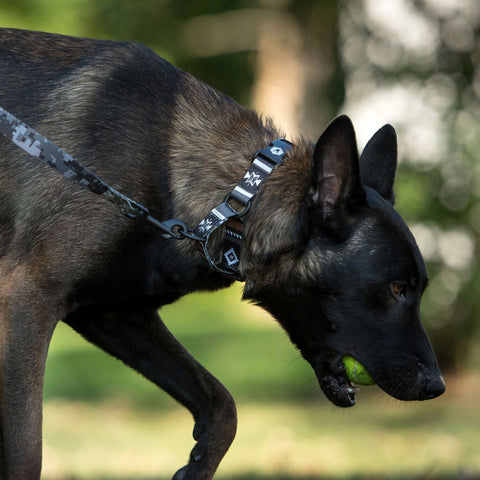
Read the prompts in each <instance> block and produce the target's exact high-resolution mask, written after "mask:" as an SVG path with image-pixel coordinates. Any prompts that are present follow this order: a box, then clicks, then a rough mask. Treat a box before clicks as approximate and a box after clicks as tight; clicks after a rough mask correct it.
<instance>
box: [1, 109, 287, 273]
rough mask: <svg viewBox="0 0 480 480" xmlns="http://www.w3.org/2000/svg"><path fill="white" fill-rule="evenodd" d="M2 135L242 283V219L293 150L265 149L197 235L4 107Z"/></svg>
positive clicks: (278, 144) (283, 146) (275, 145)
mask: <svg viewBox="0 0 480 480" xmlns="http://www.w3.org/2000/svg"><path fill="white" fill-rule="evenodd" d="M0 134H2V135H4V136H5V137H6V138H7V139H8V140H10V141H12V142H13V143H15V145H17V146H18V147H20V148H21V149H22V150H24V151H25V152H27V153H28V154H29V155H31V156H32V157H35V158H37V159H38V160H40V161H41V162H42V163H44V164H45V165H48V166H49V167H51V168H53V169H54V170H56V171H57V172H58V173H59V174H61V175H63V176H64V177H66V178H68V179H69V180H71V181H73V182H75V183H76V184H77V185H79V186H81V187H83V188H86V189H88V190H90V191H91V192H92V193H95V194H97V195H99V196H101V197H103V198H104V199H105V200H108V201H109V202H112V203H113V204H115V205H116V206H117V207H118V208H119V209H120V211H121V212H122V213H123V214H124V215H126V216H127V217H128V218H130V219H133V220H137V219H138V220H144V221H146V222H148V223H150V224H152V225H153V226H155V227H156V228H158V229H159V230H161V231H162V233H163V237H164V238H173V239H176V240H180V239H183V238H189V239H191V240H194V241H195V242H197V243H198V245H199V247H200V250H201V251H202V252H203V255H204V257H205V259H206V261H207V262H208V265H209V267H210V268H211V269H212V270H214V271H216V272H219V273H222V274H224V275H226V276H229V277H231V278H235V279H236V280H242V276H241V274H240V271H239V269H238V267H239V264H240V254H241V247H242V236H243V233H242V232H243V222H242V218H243V216H244V215H245V214H246V213H247V212H248V210H249V209H250V205H251V202H252V199H253V198H254V196H255V195H256V194H257V192H258V190H259V188H260V186H261V185H262V184H263V182H264V181H265V180H266V179H267V178H268V176H269V175H270V174H271V173H272V171H273V170H274V169H275V168H276V167H277V166H278V165H280V163H281V162H282V160H283V157H284V155H285V154H286V153H287V152H288V151H289V150H290V149H291V148H292V144H291V143H290V142H289V141H287V140H284V139H279V140H275V141H274V142H272V143H271V144H270V145H269V146H268V147H267V148H263V149H261V150H259V151H258V152H257V153H256V154H255V157H254V159H253V162H252V164H251V166H250V168H249V169H248V171H247V173H246V174H245V175H244V177H243V178H242V180H241V181H240V183H239V184H238V185H237V186H236V187H235V188H234V189H233V191H232V192H231V193H229V194H228V195H227V197H226V198H225V200H224V201H223V202H222V203H221V204H220V205H218V206H217V207H215V208H214V209H213V210H211V211H210V213H209V214H208V215H207V216H206V217H205V218H204V219H203V220H202V221H201V222H200V223H199V224H198V225H197V226H196V227H195V228H194V229H193V230H192V229H190V228H188V226H187V225H186V224H185V223H184V222H182V221H181V220H176V219H170V220H164V221H159V220H157V219H156V218H154V217H152V215H150V211H149V210H148V209H147V208H146V207H144V206H143V205H141V204H140V203H138V202H135V201H134V200H132V199H131V198H129V197H127V196H126V195H123V194H122V193H120V192H118V191H117V190H115V189H114V188H113V187H111V186H110V185H108V184H107V183H106V182H104V181H103V180H102V179H101V178H99V177H97V176H96V175H95V174H94V173H93V172H92V171H91V170H89V169H88V168H87V167H85V166H84V165H82V164H81V163H80V162H79V161H78V160H76V159H75V158H73V157H72V156H70V155H69V154H68V153H66V152H64V151H63V150H62V149H61V148H60V147H58V146H57V145H55V144H54V143H52V142H51V141H50V140H48V139H47V138H45V137H44V136H43V135H41V134H40V133H39V132H37V131H36V130H35V129H33V128H32V127H30V126H29V125H27V124H26V123H24V122H23V121H22V120H20V119H19V118H17V117H15V116H14V115H12V114H11V113H10V112H8V111H7V110H5V109H4V108H2V107H0ZM231 199H234V200H236V201H238V202H239V203H240V204H241V205H243V207H244V208H243V210H241V211H238V210H235V209H234V208H233V207H232V206H231V205H230V200H231ZM223 224H225V233H224V238H223V247H222V260H221V262H220V263H219V264H216V263H215V262H214V261H213V259H212V257H211V255H210V253H209V251H208V242H209V240H210V236H211V234H212V233H213V232H214V231H215V230H216V229H217V228H218V227H220V226H221V225H223Z"/></svg>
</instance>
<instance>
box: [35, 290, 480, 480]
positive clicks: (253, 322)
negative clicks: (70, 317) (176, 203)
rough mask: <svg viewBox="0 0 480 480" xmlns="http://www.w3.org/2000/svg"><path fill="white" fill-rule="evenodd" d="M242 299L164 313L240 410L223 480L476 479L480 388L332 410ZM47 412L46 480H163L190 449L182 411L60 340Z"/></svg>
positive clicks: (100, 358)
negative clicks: (427, 398)
mask: <svg viewBox="0 0 480 480" xmlns="http://www.w3.org/2000/svg"><path fill="white" fill-rule="evenodd" d="M238 297H239V292H238V288H236V289H234V290H233V291H228V292H225V293H222V294H215V296H214V297H212V296H210V295H207V296H198V295H197V296H192V297H187V298H186V299H184V300H182V302H181V303H180V304H179V305H174V306H171V307H168V308H167V309H165V310H164V311H162V312H161V313H162V316H163V317H164V319H166V321H167V323H168V324H169V325H170V326H171V327H172V330H173V331H174V333H175V334H176V335H177V336H178V338H180V339H181V341H182V343H184V344H185V345H186V346H187V347H188V348H189V349H190V350H191V352H192V353H193V354H194V355H195V356H196V357H197V359H199V360H200V361H201V362H202V363H203V364H204V365H206V366H207V368H209V369H210V370H211V371H212V372H213V373H214V374H215V375H216V376H217V377H218V378H220V380H222V382H223V383H224V384H225V385H226V386H227V387H228V388H229V390H230V391H231V392H232V393H233V395H234V397H235V398H236V399H237V403H238V414H239V429H238V434H237V438H236V440H235V442H234V444H233V446H232V447H231V449H230V451H229V452H228V454H227V456H226V457H225V459H224V461H223V462H222V464H221V467H220V469H219V471H218V474H217V477H216V478H219V479H224V480H274V479H275V480H313V479H318V478H322V479H324V480H329V479H331V480H333V479H335V480H343V479H345V480H354V479H359V480H377V479H391V480H401V479H402V480H410V479H411V480H413V479H425V480H444V479H445V480H447V479H452V480H453V479H455V480H473V479H477V478H480V455H479V453H478V452H479V449H480V428H479V427H480V415H479V414H478V401H477V398H478V397H479V394H480V376H478V375H473V374H472V375H465V376H463V377H462V378H451V379H448V380H449V381H448V383H447V386H448V390H447V393H446V394H445V395H444V396H443V397H441V398H440V399H437V400H434V401H430V402H414V403H399V402H397V401H394V400H392V399H390V398H389V397H387V396H386V395H385V394H383V393H382V392H381V391H380V390H378V389H377V388H376V387H368V388H363V389H362V391H361V392H360V394H359V395H358V397H357V398H358V405H357V406H355V407H354V408H352V409H347V410H341V409H337V408H335V407H333V406H332V405H331V404H329V403H328V402H327V401H326V400H325V399H324V398H323V395H322V394H321V393H320V392H319V389H318V387H317V384H316V381H315V380H314V376H313V373H312V372H311V371H310V369H309V367H308V366H307V365H306V364H305V362H303V361H302V360H300V359H299V355H298V353H297V352H296V351H295V350H294V349H293V347H292V346H291V345H290V343H289V342H288V340H287V338H286V336H285V335H284V334H283V332H282V331H281V330H280V329H279V328H278V327H277V326H276V325H275V324H274V322H273V321H272V320H270V319H268V318H267V317H266V316H265V315H264V314H262V313H260V312H259V311H258V310H256V309H254V308H253V307H249V306H248V305H242V304H240V303H239V302H238ZM212 298H214V299H215V301H214V302H212ZM45 400H46V401H45V409H44V475H43V477H42V478H44V479H45V480H74V479H75V480H87V479H90V480H134V479H135V480H142V479H144V480H151V479H154V478H155V479H157V480H158V479H168V478H171V476H172V474H173V472H175V471H176V470H177V469H178V468H179V467H180V466H182V465H184V463H185V462H186V460H187V458H188V453H189V451H190V449H191V447H192V446H193V439H192V436H191V432H192V428H193V422H192V419H191V416H190V414H189V413H188V412H187V411H186V410H185V409H183V408H182V407H180V406H178V405H177V404H175V402H173V401H172V400H171V399H170V398H169V397H168V396H166V395H165V394H164V393H163V392H160V391H159V390H158V389H157V388H156V387H154V386H152V385H150V384H149V383H148V382H147V381H145V380H144V379H143V378H142V377H140V376H139V375H137V374H136V373H134V372H131V371H130V370H128V369H127V368H126V367H124V366H123V365H122V364H121V363H120V362H118V361H116V360H114V359H112V358H110V357H108V356H106V355H104V354H103V353H102V352H100V351H98V350H96V349H95V348H94V347H91V346H90V345H88V344H87V343H86V342H84V341H83V340H82V339H81V338H80V337H78V336H77V335H76V334H75V333H73V332H71V331H70V330H69V329H68V328H67V327H65V326H61V327H60V328H59V329H58V331H57V332H56V333H55V337H54V341H53V344H52V348H51V354H50V356H49V360H48V364H47V375H46V386H45Z"/></svg>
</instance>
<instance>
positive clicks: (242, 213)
mask: <svg viewBox="0 0 480 480" xmlns="http://www.w3.org/2000/svg"><path fill="white" fill-rule="evenodd" d="M231 198H232V193H231V192H230V193H229V194H228V195H227V196H226V197H225V200H224V201H223V202H224V203H226V204H227V205H228V207H229V208H230V209H231V210H233V211H234V212H235V213H236V215H235V217H236V218H241V217H243V216H244V215H246V214H247V213H248V211H249V210H250V207H251V206H252V202H251V200H249V201H248V203H247V204H246V205H245V208H244V209H243V210H241V211H240V212H239V211H238V210H235V209H234V208H233V207H232V206H231V205H230V204H229V203H228V202H229V201H230V199H231ZM237 201H238V200H237Z"/></svg>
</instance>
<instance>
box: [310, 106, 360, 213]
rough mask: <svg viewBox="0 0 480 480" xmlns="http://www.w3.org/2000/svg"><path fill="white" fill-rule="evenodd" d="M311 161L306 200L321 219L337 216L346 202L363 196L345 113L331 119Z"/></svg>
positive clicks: (352, 132)
mask: <svg viewBox="0 0 480 480" xmlns="http://www.w3.org/2000/svg"><path fill="white" fill-rule="evenodd" d="M312 162H313V163H312V177H311V178H312V183H311V187H310V190H309V194H308V203H309V205H310V206H316V207H319V209H320V212H321V215H322V217H323V220H324V221H330V220H335V219H338V218H341V216H342V212H343V211H344V208H345V207H346V206H347V205H349V204H354V203H359V201H361V199H363V198H364V196H365V194H364V190H363V187H362V185H361V182H360V173H359V166H358V150H357V142H356V139H355V131H354V129H353V125H352V122H351V120H350V119H349V118H348V117H347V116H346V115H342V116H340V117H338V118H336V119H335V120H333V122H332V123H330V125H329V126H328V127H327V128H326V130H325V131H324V132H323V134H322V135H321V137H320V138H319V139H318V142H317V144H316V145H315V150H314V152H313V159H312Z"/></svg>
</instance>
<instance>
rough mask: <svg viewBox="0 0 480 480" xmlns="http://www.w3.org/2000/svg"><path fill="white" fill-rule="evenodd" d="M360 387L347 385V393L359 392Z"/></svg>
mask: <svg viewBox="0 0 480 480" xmlns="http://www.w3.org/2000/svg"><path fill="white" fill-rule="evenodd" d="M359 391H360V389H359V388H356V387H347V392H348V393H357V392H359Z"/></svg>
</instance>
